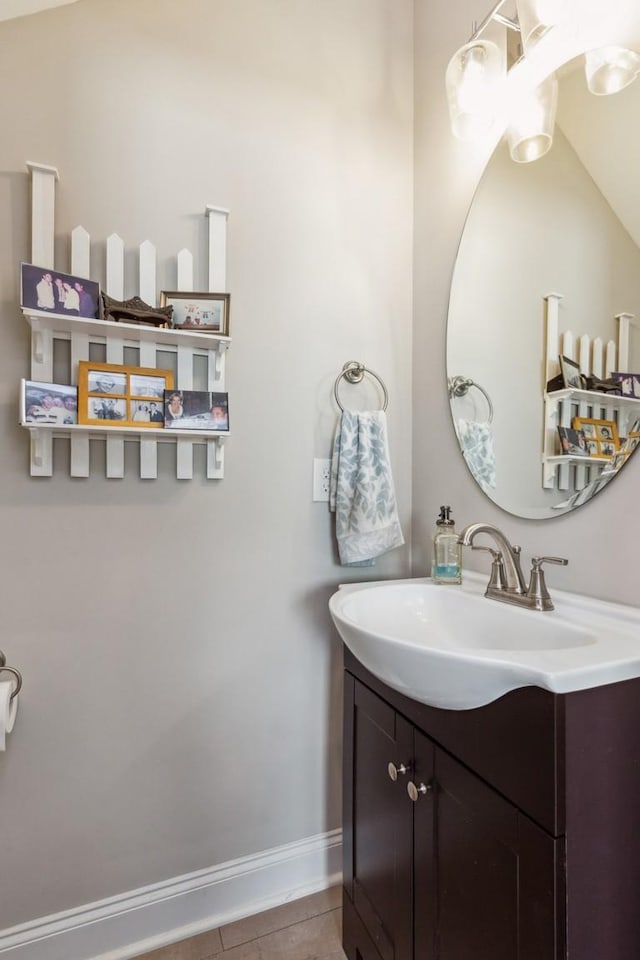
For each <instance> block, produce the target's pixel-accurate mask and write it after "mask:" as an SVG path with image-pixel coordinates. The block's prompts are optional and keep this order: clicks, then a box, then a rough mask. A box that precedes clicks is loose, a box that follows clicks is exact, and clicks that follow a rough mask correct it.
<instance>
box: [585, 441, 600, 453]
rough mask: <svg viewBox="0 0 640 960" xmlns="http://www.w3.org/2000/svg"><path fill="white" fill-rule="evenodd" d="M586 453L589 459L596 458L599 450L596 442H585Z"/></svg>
mask: <svg viewBox="0 0 640 960" xmlns="http://www.w3.org/2000/svg"><path fill="white" fill-rule="evenodd" d="M587 453H588V454H589V456H590V457H597V456H598V453H599V450H598V441H597V440H587Z"/></svg>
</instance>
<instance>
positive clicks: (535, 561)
mask: <svg viewBox="0 0 640 960" xmlns="http://www.w3.org/2000/svg"><path fill="white" fill-rule="evenodd" d="M543 563H557V564H559V565H560V566H561V567H566V565H567V564H568V563H569V561H568V560H567V559H566V558H565V557H531V564H532V567H533V569H534V570H539V569H540V567H541V566H542V564H543Z"/></svg>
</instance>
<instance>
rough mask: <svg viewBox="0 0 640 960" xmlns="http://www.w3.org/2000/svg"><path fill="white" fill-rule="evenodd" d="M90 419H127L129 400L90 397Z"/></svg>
mask: <svg viewBox="0 0 640 960" xmlns="http://www.w3.org/2000/svg"><path fill="white" fill-rule="evenodd" d="M89 419H90V420H126V419H127V401H126V400H117V399H116V398H115V397H89Z"/></svg>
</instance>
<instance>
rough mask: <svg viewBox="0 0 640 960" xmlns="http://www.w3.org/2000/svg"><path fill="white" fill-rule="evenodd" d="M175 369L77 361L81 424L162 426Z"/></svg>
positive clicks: (79, 417) (79, 421) (79, 419)
mask: <svg viewBox="0 0 640 960" xmlns="http://www.w3.org/2000/svg"><path fill="white" fill-rule="evenodd" d="M172 388H173V371H171V370H156V369H155V368H153V367H128V366H126V365H123V364H116V363H93V361H91V360H80V362H79V363H78V423H82V424H85V425H91V424H96V425H98V424H99V425H101V426H106V425H112V426H120V427H156V428H158V427H163V428H164V412H163V400H164V392H165V390H171V389H172Z"/></svg>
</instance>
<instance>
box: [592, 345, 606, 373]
mask: <svg viewBox="0 0 640 960" xmlns="http://www.w3.org/2000/svg"><path fill="white" fill-rule="evenodd" d="M592 369H593V375H594V377H598V379H600V380H602V372H603V370H604V348H603V345H602V340H601V339H600V337H596V338H595V340H594V341H593V363H592Z"/></svg>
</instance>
